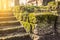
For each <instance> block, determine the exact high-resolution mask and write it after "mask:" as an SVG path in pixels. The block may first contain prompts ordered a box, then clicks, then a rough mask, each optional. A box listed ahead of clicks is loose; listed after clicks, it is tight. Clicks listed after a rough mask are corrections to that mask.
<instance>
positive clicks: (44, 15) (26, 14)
mask: <svg viewBox="0 0 60 40" xmlns="http://www.w3.org/2000/svg"><path fill="white" fill-rule="evenodd" d="M51 4H52V5H53V4H54V3H51ZM49 5H50V4H49ZM49 5H47V6H41V7H39V6H16V7H14V15H15V17H16V19H17V20H18V21H20V23H21V24H22V25H23V26H24V28H25V30H26V32H30V30H31V27H32V31H33V30H34V28H35V24H38V25H39V27H44V26H47V25H49V23H48V21H50V22H52V21H54V20H55V17H56V16H58V15H57V12H55V11H54V12H52V11H51V9H50V7H52V6H51V5H50V6H49ZM54 7H55V6H54ZM52 9H53V8H52ZM41 10H43V12H41ZM45 10H50V12H49V11H45ZM55 10H56V9H55ZM36 14H39V15H37V16H36Z"/></svg>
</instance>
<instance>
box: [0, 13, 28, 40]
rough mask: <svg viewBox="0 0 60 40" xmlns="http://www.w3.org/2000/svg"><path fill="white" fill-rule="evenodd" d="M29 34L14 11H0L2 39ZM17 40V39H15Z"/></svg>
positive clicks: (0, 37)
mask: <svg viewBox="0 0 60 40" xmlns="http://www.w3.org/2000/svg"><path fill="white" fill-rule="evenodd" d="M24 35H28V34H27V33H26V31H25V30H24V28H23V26H21V24H20V23H19V22H18V21H17V20H16V18H15V17H14V15H13V13H10V12H0V40H6V39H10V38H14V37H21V36H24ZM14 40H15V39H14Z"/></svg>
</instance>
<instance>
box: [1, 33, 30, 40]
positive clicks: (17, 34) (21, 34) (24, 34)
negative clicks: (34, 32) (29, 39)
mask: <svg viewBox="0 0 60 40" xmlns="http://www.w3.org/2000/svg"><path fill="white" fill-rule="evenodd" d="M28 35H29V33H12V34H9V35H7V36H2V37H0V40H5V39H11V38H16V37H24V36H28Z"/></svg>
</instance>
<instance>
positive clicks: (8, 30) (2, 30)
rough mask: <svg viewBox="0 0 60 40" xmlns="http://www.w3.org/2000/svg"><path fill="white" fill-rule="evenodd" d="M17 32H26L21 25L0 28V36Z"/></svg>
mask: <svg viewBox="0 0 60 40" xmlns="http://www.w3.org/2000/svg"><path fill="white" fill-rule="evenodd" d="M19 32H21V33H24V32H26V31H25V29H24V27H23V26H15V27H13V26H12V27H6V28H0V36H5V35H7V34H11V33H19Z"/></svg>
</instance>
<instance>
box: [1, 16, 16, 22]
mask: <svg viewBox="0 0 60 40" xmlns="http://www.w3.org/2000/svg"><path fill="white" fill-rule="evenodd" d="M13 20H16V18H15V17H14V16H11V17H0V21H13Z"/></svg>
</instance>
